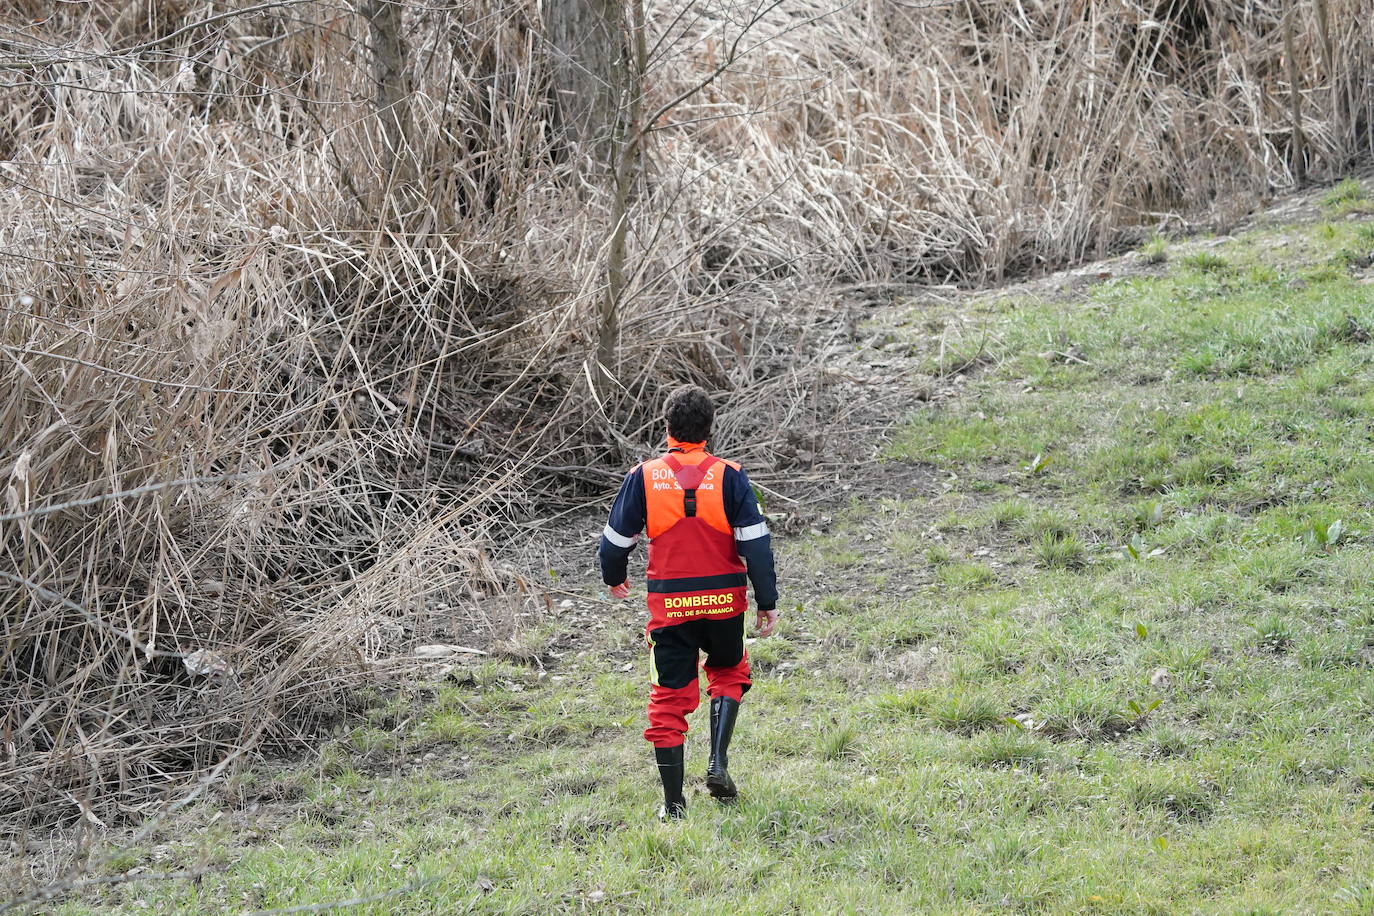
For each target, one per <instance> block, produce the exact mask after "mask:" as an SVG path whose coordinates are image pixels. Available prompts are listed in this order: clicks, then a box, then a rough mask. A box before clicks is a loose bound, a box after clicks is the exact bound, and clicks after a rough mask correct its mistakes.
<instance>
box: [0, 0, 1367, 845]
mask: <svg viewBox="0 0 1374 916" xmlns="http://www.w3.org/2000/svg"><path fill="white" fill-rule="evenodd" d="M15 6H17V7H18V11H17V12H12V13H10V14H9V19H8V21H6V22H4V23H3V26H4V31H3V32H0V43H2V44H3V48H4V54H5V57H4V58H3V59H0V159H3V160H5V161H4V162H0V239H2V240H3V242H0V244H2V245H3V250H4V252H5V254H4V258H3V261H0V376H3V378H4V380H5V386H6V388H5V398H4V399H3V402H0V430H3V433H4V440H3V441H4V450H3V453H0V480H2V481H3V487H4V505H3V508H0V512H3V515H2V516H0V545H3V560H0V571H3V572H4V573H5V580H6V581H5V585H4V589H5V590H4V592H3V595H2V596H0V615H2V616H0V620H3V644H2V645H0V706H3V710H4V711H3V713H2V714H0V812H4V814H5V815H6V816H7V817H11V816H14V815H16V814H17V813H19V812H29V811H33V810H36V809H38V808H42V809H44V810H48V811H51V810H56V809H63V810H66V811H67V812H69V813H73V814H76V813H80V814H82V815H83V816H85V817H87V818H88V819H92V820H94V819H97V818H100V817H102V816H104V814H105V812H107V811H109V810H116V809H114V808H112V807H111V806H112V805H116V804H117V805H122V806H124V810H137V807H136V806H137V805H139V804H142V803H144V802H145V801H146V800H147V799H148V798H149V797H150V796H149V795H148V794H147V790H148V789H149V788H161V787H164V786H166V785H167V784H168V783H169V780H170V779H172V778H173V777H177V776H181V775H184V774H187V773H190V772H196V771H202V770H204V769H205V768H206V767H208V766H211V765H213V764H215V763H216V762H218V761H221V760H223V759H224V757H225V756H226V754H232V753H235V752H237V751H238V750H239V749H241V748H246V747H256V746H259V745H260V743H261V742H263V741H264V740H268V741H273V742H278V743H288V744H289V743H292V742H297V741H301V740H307V739H308V737H309V735H310V734H311V731H312V729H313V728H314V727H315V725H316V724H317V723H318V722H319V721H321V720H322V719H323V718H327V717H328V716H329V715H331V714H333V713H334V712H336V711H337V709H338V708H339V703H340V701H341V700H342V698H343V697H344V696H345V693H344V691H345V689H346V688H347V686H348V685H349V684H351V683H355V682H356V681H357V680H358V679H359V678H361V677H364V676H366V674H367V672H368V671H369V670H372V666H370V665H369V664H368V663H369V662H371V661H375V660H376V659H378V658H381V657H384V656H385V655H387V654H388V652H389V646H390V645H391V644H393V643H395V642H396V641H397V638H398V637H397V634H399V633H402V630H401V629H400V628H401V627H402V626H404V624H405V623H406V621H408V620H410V619H412V618H413V617H414V616H415V615H416V614H417V613H419V612H421V611H423V610H425V609H432V608H433V607H435V606H436V603H437V602H439V601H442V602H443V603H445V604H448V605H451V606H454V607H461V608H465V609H466V610H464V611H462V612H461V614H459V615H458V617H459V619H457V620H456V621H455V623H454V626H455V627H456V628H458V629H461V630H463V631H464V632H465V633H473V634H475V635H476V636H477V637H479V638H486V639H487V640H488V641H490V640H492V639H498V638H500V637H501V636H503V635H507V634H508V633H509V631H510V628H511V627H513V626H515V625H516V624H517V622H518V620H519V618H518V617H517V616H516V614H518V613H526V614H533V613H537V611H538V606H537V604H535V603H533V602H532V601H531V600H530V599H529V593H528V589H527V588H526V587H525V586H524V584H523V583H522V582H521V580H520V579H519V577H518V575H516V574H514V573H510V572H502V571H500V570H498V569H497V568H496V567H494V566H493V565H492V562H491V560H490V559H489V557H488V555H487V552H486V549H487V546H488V544H489V543H490V541H491V538H492V535H493V532H494V531H495V530H496V529H497V528H499V526H500V525H501V523H502V520H503V519H506V518H510V517H512V516H519V515H530V514H532V513H533V512H534V511H535V510H536V508H537V500H539V499H541V498H543V497H547V496H549V495H550V494H553V493H568V492H581V493H583V494H584V495H585V494H587V493H590V492H598V491H600V490H601V489H602V488H604V487H605V486H606V485H607V484H611V483H614V481H615V479H616V474H615V472H614V468H615V467H616V466H617V465H618V464H619V463H620V461H621V460H623V459H624V458H625V457H626V455H627V453H628V452H632V451H633V450H635V449H636V448H638V447H640V446H642V445H643V444H645V443H648V442H650V441H652V440H653V439H654V438H655V436H656V425H655V420H654V414H653V404H654V402H655V399H656V395H657V393H658V392H659V391H660V390H662V388H663V387H664V386H666V385H671V384H676V383H679V382H681V381H685V380H693V381H697V382H700V383H702V384H705V385H706V386H707V387H709V388H711V389H714V390H717V391H730V392H732V393H733V395H734V396H735V397H736V398H737V399H739V400H740V401H744V402H747V405H748V407H749V408H750V413H749V415H748V417H747V418H746V417H744V416H743V415H742V414H741V415H733V414H731V413H729V412H727V413H726V415H725V416H724V417H723V421H722V422H723V426H724V429H723V432H724V433H725V434H726V435H727V436H728V437H730V438H731V441H732V446H733V448H732V451H733V453H734V454H737V455H739V456H740V457H742V458H743V459H744V460H746V461H750V460H751V459H752V460H753V463H754V464H755V465H762V466H764V467H766V466H767V465H768V455H769V447H770V445H772V444H774V443H775V442H776V435H775V430H776V429H777V428H778V427H781V426H784V425H786V426H789V427H795V426H806V425H808V424H812V423H814V422H815V421H816V418H817V416H818V415H819V413H818V412H823V407H822V406H818V405H820V403H821V402H820V401H818V400H817V399H816V397H815V392H816V387H815V384H814V383H815V379H813V378H810V377H805V378H799V377H798V373H799V372H803V371H806V370H804V369H803V367H801V366H799V356H798V354H809V355H804V356H803V357H801V358H800V362H802V363H805V364H806V366H808V367H814V366H815V364H816V358H815V354H817V353H819V352H820V349H819V347H818V344H819V343H823V342H824V341H825V340H827V339H833V338H834V336H835V335H836V334H838V333H839V331H838V330H837V328H838V325H837V324H825V322H827V321H831V320H833V319H834V318H835V315H834V314H833V310H830V309H827V308H826V307H825V306H824V301H825V300H824V297H825V290H826V289H827V288H828V287H829V286H830V285H831V284H834V283H837V282H839V283H848V284H854V283H858V284H871V283H893V282H898V283H907V282H922V281H931V280H933V281H937V282H945V281H957V282H979V281H985V280H989V279H995V278H998V277H1001V276H1003V275H1005V274H1007V273H1008V272H1016V271H1028V270H1034V269H1037V268H1039V267H1042V266H1045V265H1056V264H1062V263H1065V262H1068V261H1072V260H1075V259H1079V258H1083V257H1085V256H1090V255H1093V254H1096V253H1100V252H1103V251H1105V250H1107V249H1109V248H1111V247H1113V246H1114V245H1117V244H1119V243H1120V242H1122V241H1123V240H1130V239H1133V238H1135V237H1137V236H1138V234H1139V233H1140V232H1141V230H1142V228H1153V227H1157V226H1166V227H1167V226H1169V225H1171V224H1172V223H1175V222H1182V221H1184V220H1199V219H1203V220H1206V219H1215V220H1221V221H1223V222H1224V221H1225V220H1227V219H1229V218H1233V217H1234V216H1237V215H1239V214H1240V213H1242V212H1244V211H1245V210H1247V209H1249V208H1250V207H1251V206H1252V205H1253V203H1254V202H1256V201H1258V200H1259V199H1260V198H1262V197H1263V196H1265V195H1266V194H1268V193H1269V192H1270V190H1271V189H1273V188H1275V187H1279V186H1283V185H1286V184H1288V183H1290V181H1291V179H1292V175H1293V169H1294V168H1295V166H1300V167H1301V168H1303V169H1305V170H1306V172H1307V174H1309V175H1311V176H1314V177H1320V176H1334V175H1338V174H1340V173H1342V172H1343V171H1344V170H1345V169H1347V168H1348V167H1349V166H1350V164H1351V163H1352V162H1353V161H1355V160H1356V159H1357V158H1359V157H1361V156H1364V155H1367V154H1368V153H1369V152H1370V143H1371V136H1370V129H1371V124H1372V123H1374V118H1372V117H1371V113H1372V109H1371V106H1374V89H1371V85H1370V83H1369V81H1368V79H1367V74H1368V73H1369V72H1370V70H1371V68H1372V67H1374V38H1371V33H1370V32H1369V30H1368V29H1364V28H1348V27H1345V26H1341V25H1339V24H1343V23H1355V22H1361V23H1364V22H1367V21H1368V19H1369V14H1370V13H1371V11H1374V10H1371V5H1370V4H1369V3H1367V2H1364V0H1332V2H1329V3H1325V2H1319V3H1318V4H1317V5H1316V6H1315V7H1313V6H1311V5H1300V6H1294V7H1293V8H1292V10H1291V12H1289V6H1287V5H1285V4H1281V3H1259V4H1234V3H1220V2H1204V0H1169V2H1160V3H1148V4H1147V3H1140V2H1135V0H1125V2H1113V3H1105V2H1084V0H1079V2H1063V3H1012V4H1001V3H998V4H993V3H984V2H969V3H955V4H949V5H946V6H939V7H927V6H924V5H922V4H920V3H902V2H897V0H893V2H891V3H875V4H859V5H846V6H838V7H830V6H826V5H821V4H814V3H804V4H802V5H794V4H783V5H780V6H776V7H775V8H772V9H770V10H768V11H767V13H766V15H764V16H763V20H762V22H760V23H758V24H756V25H755V26H754V27H753V28H752V29H751V30H750V31H749V33H748V34H747V35H745V36H744V37H743V38H742V40H741V41H740V45H739V47H740V48H742V49H743V50H745V51H747V52H748V53H747V54H744V55H743V56H742V57H741V58H740V60H739V62H738V64H737V65H735V66H733V67H731V68H729V69H727V70H726V71H725V72H723V73H722V74H721V75H720V77H719V78H718V79H716V80H714V81H712V82H710V83H709V84H708V85H705V86H704V87H703V88H702V89H701V91H700V92H696V93H694V94H689V95H688V97H687V98H685V99H684V100H683V101H682V102H681V104H678V105H676V106H674V107H671V108H670V109H669V110H667V111H664V112H663V113H662V115H661V117H659V118H658V119H657V121H655V122H654V123H652V124H648V125H646V127H648V128H649V130H650V133H649V134H648V142H647V144H646V146H645V149H644V174H643V178H642V180H641V181H640V182H639V186H638V187H637V189H636V191H635V196H634V198H635V199H634V201H633V205H632V207H631V209H630V223H629V225H628V233H627V239H626V244H627V246H628V252H629V255H628V259H627V263H628V266H629V267H630V275H629V277H628V281H627V282H628V285H627V294H626V295H625V296H624V297H623V298H621V299H620V301H619V314H618V315H617V316H616V317H617V324H618V326H619V331H620V349H619V351H618V354H619V355H618V363H617V365H616V366H615V367H614V369H615V374H616V378H617V380H618V383H619V387H618V388H617V389H616V390H615V391H614V392H613V393H611V394H610V396H609V397H608V398H606V399H605V400H604V401H602V400H598V399H597V398H595V397H593V396H591V393H590V390H589V379H590V373H589V364H588V358H589V356H591V355H592V353H593V352H594V350H595V348H596V343H597V340H596V337H597V329H598V326H599V318H598V315H597V306H598V303H599V302H600V301H601V298H602V295H601V294H602V290H603V283H604V275H605V263H606V252H607V246H606V240H607V239H608V237H609V229H610V227H609V226H608V225H607V218H606V214H607V212H608V200H609V198H610V195H611V193H612V189H610V188H609V187H607V186H605V185H604V184H597V183H595V182H593V181H592V180H591V179H590V178H588V175H591V174H593V173H592V172H583V171H582V170H579V169H578V168H577V162H576V161H575V156H573V155H571V154H570V153H569V151H568V150H567V149H566V148H565V147H562V146H560V145H559V144H558V141H557V134H556V132H555V131H553V130H551V129H550V125H551V124H552V123H553V122H554V111H553V103H552V96H551V93H550V76H551V72H552V64H551V62H550V57H549V54H548V51H547V46H546V42H545V39H544V38H543V37H542V31H543V27H542V25H541V23H540V22H539V20H538V18H537V15H538V14H537V9H536V7H535V5H533V4H519V3H509V2H503V0H482V2H478V3H472V4H462V5H458V6H457V7H455V8H450V7H447V6H444V5H442V4H418V3H416V4H412V5H410V6H409V7H408V8H407V9H406V10H405V11H404V17H403V33H404V34H403V36H402V40H401V41H399V42H397V43H395V47H392V46H391V42H390V41H389V40H382V39H379V38H378V36H379V35H382V36H383V38H386V35H387V32H386V30H387V28H388V25H387V22H388V20H389V19H391V18H394V17H390V15H389V13H388V11H387V9H386V8H385V5H384V4H383V5H379V4H376V3H370V4H367V5H366V7H367V9H366V11H365V12H367V13H368V15H369V16H371V19H370V21H369V19H366V18H363V17H362V16H360V15H358V14H356V13H354V12H353V11H352V10H350V9H348V8H347V7H345V6H343V5H341V4H333V3H327V2H295V0H282V2H276V3H262V4H254V3H250V2H243V3H235V4H228V5H226V4H215V3H210V2H205V0H176V2H174V0H127V2H121V3H100V4H90V5H77V4H62V5H60V7H57V8H55V7H54V6H53V5H51V4H48V3H40V2H38V0H19V2H18V3H17V4H11V9H14V8H15ZM55 9H56V11H54V10H55ZM750 14H751V10H748V9H743V8H740V7H737V6H736V5H734V4H732V3H730V2H728V0H727V2H723V3H713V2H711V3H705V4H690V5H685V4H682V3H679V2H664V3H658V4H653V5H651V8H650V10H649V14H648V26H649V32H650V35H649V37H648V51H649V53H648V63H647V75H646V86H647V91H648V95H649V98H648V99H647V104H646V105H645V106H644V109H645V110H646V111H649V112H653V111H657V110H659V108H660V107H661V106H662V105H663V103H665V102H667V101H670V100H672V99H675V98H677V97H678V96H679V95H682V94H683V93H685V92H687V91H688V90H690V89H692V88H693V87H694V86H697V85H699V84H700V83H701V82H702V77H703V75H705V74H709V73H711V72H712V71H713V70H714V69H715V68H716V67H718V66H719V64H720V62H721V60H722V59H723V57H724V56H725V55H728V54H729V48H730V47H731V46H732V44H733V43H734V42H736V40H737V39H740V35H739V25H738V23H740V22H746V21H748V19H749V16H750ZM1285 16H1288V17H1290V18H1289V21H1290V22H1291V24H1292V35H1291V36H1290V37H1289V39H1288V43H1290V44H1291V45H1292V47H1293V49H1294V50H1293V53H1292V54H1291V55H1289V56H1288V58H1287V59H1286V58H1285V53H1284V46H1285V36H1284V31H1285V30H1284V27H1283V25H1284V20H1285ZM1331 24H1338V25H1336V26H1334V27H1333V26H1332V25H1331ZM378 54H384V55H385V56H386V57H387V59H386V60H381V61H379V59H378V56H377V55H378ZM1289 61H1292V62H1293V63H1294V64H1295V65H1294V66H1289ZM398 62H399V63H398ZM397 66H402V67H403V68H404V69H403V72H399V71H397V69H396V67H397ZM1290 74H1296V75H1297V77H1298V78H1299V80H1300V84H1298V85H1293V84H1292V82H1291V80H1292V77H1291V76H1290ZM376 80H379V81H380V82H376ZM379 87H380V88H379ZM397 87H404V89H405V90H406V92H405V94H403V95H398V94H397V92H398V89H397ZM379 100H381V102H382V104H383V105H384V106H385V107H387V108H388V110H389V116H387V117H382V118H379V117H378V113H377V107H376V106H377V103H378V101H379ZM402 102H403V103H404V109H405V110H404V111H403V112H402V111H401V110H400V109H399V107H398V106H400V105H401V104H402ZM1295 113H1296V118H1297V119H1298V121H1299V123H1297V124H1295V123H1294V117H1295ZM1299 136H1300V138H1301V139H1300V140H1298V141H1296V142H1295V137H1299ZM402 191H404V193H402ZM818 327H820V328H822V329H821V330H820V331H817V330H816V329H817V328H818ZM121 494H122V495H121ZM198 650H207V651H210V652H213V653H214V655H213V656H210V658H212V659H213V660H214V662H215V663H216V665H217V666H218V667H219V668H221V669H223V670H222V671H221V672H220V673H219V674H217V675H216V674H209V675H206V674H197V673H193V671H192V670H191V669H197V670H200V669H198V668H197V665H196V664H194V663H191V664H188V662H190V661H191V660H190V659H187V658H186V656H187V654H189V653H192V652H195V651H198ZM198 658H199V659H200V660H201V661H203V660H204V659H205V658H207V656H199V657H198ZM54 806H56V809H55V808H54ZM130 806H134V807H130ZM18 821H22V818H18V819H16V822H18Z"/></svg>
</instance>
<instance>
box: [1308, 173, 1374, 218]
mask: <svg viewBox="0 0 1374 916" xmlns="http://www.w3.org/2000/svg"><path fill="white" fill-rule="evenodd" d="M1320 202H1321V208H1322V210H1323V211H1325V212H1326V213H1328V214H1330V215H1331V216H1344V215H1345V214H1347V213H1371V212H1374V199H1371V198H1370V196H1369V192H1368V191H1367V190H1366V189H1365V187H1364V186H1363V185H1362V184H1360V182H1359V181H1358V180H1356V179H1354V178H1346V179H1344V180H1342V181H1340V182H1338V183H1337V184H1336V185H1335V186H1334V187H1332V188H1331V190H1329V191H1327V192H1326V193H1325V194H1323V195H1322V197H1321V201H1320Z"/></svg>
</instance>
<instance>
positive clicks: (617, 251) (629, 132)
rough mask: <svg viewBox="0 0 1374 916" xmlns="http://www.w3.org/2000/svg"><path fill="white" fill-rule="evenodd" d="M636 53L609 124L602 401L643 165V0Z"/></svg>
mask: <svg viewBox="0 0 1374 916" xmlns="http://www.w3.org/2000/svg"><path fill="white" fill-rule="evenodd" d="M629 2H630V3H631V8H630V16H631V21H630V32H631V42H630V44H631V46H632V50H631V52H630V53H629V54H627V55H626V56H625V58H624V64H623V68H622V69H623V72H622V73H621V74H620V77H619V82H620V86H621V89H620V97H619V98H618V99H617V102H616V106H615V114H614V116H613V117H612V118H611V119H610V120H609V121H608V123H609V124H610V125H611V134H610V145H609V149H610V150H611V152H612V156H611V158H610V164H611V167H612V185H611V214H610V215H611V237H610V239H609V244H608V246H607V252H606V291H605V293H604V294H603V295H602V298H601V309H600V316H599V318H600V321H599V326H598V329H597V342H596V363H597V365H596V369H597V371H596V374H595V379H596V385H597V388H598V394H599V395H600V396H601V397H602V398H603V399H604V397H605V396H606V395H607V394H608V393H609V389H610V385H611V383H612V382H613V380H614V378H615V373H616V368H617V367H616V350H617V347H618V345H619V342H620V309H621V304H622V302H623V300H624V297H625V291H626V286H627V285H628V276H627V273H626V269H625V268H626V262H627V260H628V242H629V230H630V198H631V196H632V195H633V193H634V187H635V183H636V182H637V180H638V178H639V165H640V159H641V151H642V147H643V141H644V130H643V124H642V121H643V118H644V92H643V78H644V72H645V68H646V66H647V56H648V51H647V49H646V46H645V38H644V4H643V0H629Z"/></svg>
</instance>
